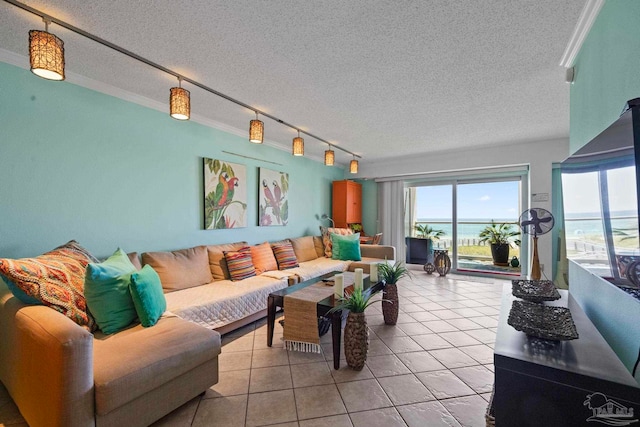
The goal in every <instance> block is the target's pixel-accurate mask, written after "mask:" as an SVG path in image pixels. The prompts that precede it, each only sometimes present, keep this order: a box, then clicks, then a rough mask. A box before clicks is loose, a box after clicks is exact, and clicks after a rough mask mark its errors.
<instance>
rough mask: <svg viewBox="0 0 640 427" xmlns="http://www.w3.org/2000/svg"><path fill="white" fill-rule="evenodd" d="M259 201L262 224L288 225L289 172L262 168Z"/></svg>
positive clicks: (259, 214) (260, 223)
mask: <svg viewBox="0 0 640 427" xmlns="http://www.w3.org/2000/svg"><path fill="white" fill-rule="evenodd" d="M258 201H259V203H258V204H259V209H260V211H259V213H258V221H259V225H260V226H270V225H287V222H288V221H289V174H288V173H284V172H278V171H274V170H271V169H265V168H260V182H259V185H258Z"/></svg>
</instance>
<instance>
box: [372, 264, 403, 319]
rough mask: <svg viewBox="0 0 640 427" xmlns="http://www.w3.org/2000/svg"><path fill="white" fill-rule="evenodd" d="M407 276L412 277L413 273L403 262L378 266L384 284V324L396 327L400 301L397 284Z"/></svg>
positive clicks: (379, 275)
mask: <svg viewBox="0 0 640 427" xmlns="http://www.w3.org/2000/svg"><path fill="white" fill-rule="evenodd" d="M405 276H407V277H411V273H410V272H409V270H407V268H406V267H405V265H404V263H403V262H401V261H398V262H396V263H395V264H393V265H391V264H389V263H388V262H383V263H380V264H378V278H379V279H380V280H381V281H382V282H383V283H384V288H383V290H382V292H383V294H384V299H383V300H382V315H383V316H384V323H385V324H387V325H395V324H396V323H397V322H398V311H399V310H400V300H399V299H398V285H397V283H398V280H400V279H401V278H403V277H405Z"/></svg>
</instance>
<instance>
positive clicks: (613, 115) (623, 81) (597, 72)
mask: <svg viewBox="0 0 640 427" xmlns="http://www.w3.org/2000/svg"><path fill="white" fill-rule="evenodd" d="M639 22H640V1H637V0H609V1H607V2H605V4H604V6H603V7H602V10H601V11H600V14H599V15H598V17H597V19H596V21H595V22H594V24H593V27H592V28H591V31H590V32H589V35H588V36H587V38H586V40H585V42H584V44H583V46H582V48H581V50H580V53H579V54H578V56H577V58H576V62H575V68H576V74H575V81H574V83H573V84H572V85H571V114H570V117H571V125H570V128H571V131H570V145H571V152H572V153H573V152H575V151H576V150H578V149H579V148H580V147H582V146H583V145H585V144H586V143H587V142H589V141H590V140H591V139H592V138H593V137H594V136H596V135H598V134H599V133H600V132H602V131H603V130H604V129H605V128H607V126H609V125H610V124H611V123H613V122H614V121H615V120H616V119H617V118H618V117H619V116H620V112H621V111H622V107H623V106H624V104H625V102H627V101H628V100H629V99H633V98H638V97H640V75H639V70H640V25H638V23H639Z"/></svg>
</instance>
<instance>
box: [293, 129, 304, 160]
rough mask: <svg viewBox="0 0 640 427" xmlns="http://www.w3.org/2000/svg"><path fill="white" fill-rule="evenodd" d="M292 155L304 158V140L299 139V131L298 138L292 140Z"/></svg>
mask: <svg viewBox="0 0 640 427" xmlns="http://www.w3.org/2000/svg"><path fill="white" fill-rule="evenodd" d="M293 155H294V156H304V139H302V138H300V130H298V136H297V137H296V138H293Z"/></svg>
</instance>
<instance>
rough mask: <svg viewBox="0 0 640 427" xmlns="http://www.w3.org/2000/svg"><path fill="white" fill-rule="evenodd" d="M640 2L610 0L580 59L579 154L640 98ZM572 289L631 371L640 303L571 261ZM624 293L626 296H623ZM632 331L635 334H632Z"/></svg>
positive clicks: (573, 139) (575, 100) (575, 135)
mask: <svg viewBox="0 0 640 427" xmlns="http://www.w3.org/2000/svg"><path fill="white" fill-rule="evenodd" d="M639 22H640V1H637V0H609V1H607V2H605V4H604V6H603V8H602V10H601V11H600V14H599V15H598V17H597V19H596V21H595V22H594V24H593V27H592V28H591V31H590V32H589V35H588V36H587V38H586V40H585V42H584V44H583V46H582V48H581V50H580V53H579V54H578V56H577V58H576V62H575V67H576V75H575V82H574V84H573V85H571V124H570V129H571V130H570V147H571V152H572V153H573V152H575V151H576V150H578V149H579V148H580V147H582V146H583V145H585V144H586V143H587V142H589V141H590V140H591V139H592V138H593V137H595V136H596V135H598V134H599V133H600V132H602V131H603V130H604V129H605V128H607V127H608V126H609V125H610V124H611V123H613V122H614V121H615V120H616V119H617V118H618V117H619V116H620V112H621V111H622V108H623V106H624V104H625V102H626V101H628V100H629V99H632V98H637V97H640V73H639V70H640V25H638V23H639ZM569 289H570V290H571V292H572V293H574V294H575V296H576V299H577V300H578V302H579V303H580V305H581V306H582V307H583V308H584V309H585V312H586V313H587V315H588V316H589V318H590V319H591V320H592V321H593V322H594V324H595V325H596V326H597V327H598V330H599V331H600V333H601V334H602V335H603V336H604V338H605V339H606V340H607V342H608V343H609V344H610V345H611V347H612V348H613V349H614V351H615V352H616V354H617V355H618V357H620V359H621V360H622V361H623V362H624V364H625V365H626V366H627V368H629V370H631V366H632V365H633V362H634V361H635V358H636V357H637V355H638V332H639V331H638V328H637V326H634V327H632V326H631V325H638V324H640V323H639V322H638V320H640V319H639V315H638V309H637V307H638V305H637V301H630V299H629V298H628V297H625V296H624V295H621V292H622V291H619V290H617V289H614V288H613V287H611V286H609V285H608V284H604V283H602V280H601V279H599V278H597V277H595V276H593V275H591V274H589V273H588V272H586V271H584V270H583V269H582V267H580V266H576V265H572V266H571V267H570V271H569ZM623 297H624V298H623ZM632 331H633V333H632Z"/></svg>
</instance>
